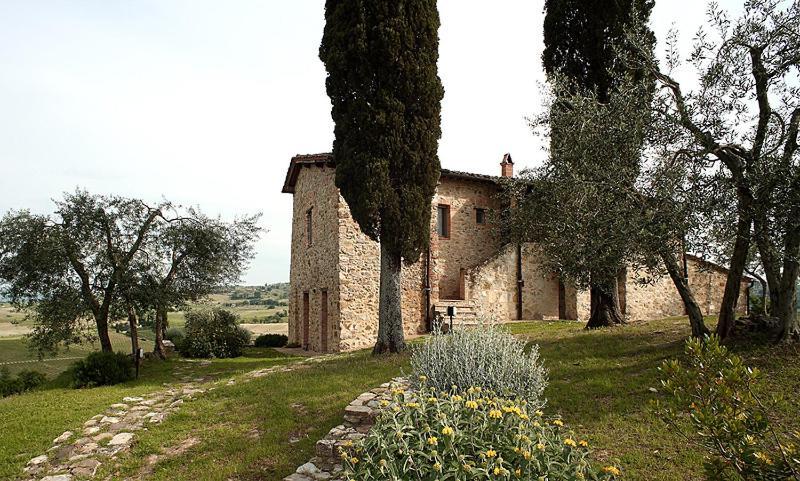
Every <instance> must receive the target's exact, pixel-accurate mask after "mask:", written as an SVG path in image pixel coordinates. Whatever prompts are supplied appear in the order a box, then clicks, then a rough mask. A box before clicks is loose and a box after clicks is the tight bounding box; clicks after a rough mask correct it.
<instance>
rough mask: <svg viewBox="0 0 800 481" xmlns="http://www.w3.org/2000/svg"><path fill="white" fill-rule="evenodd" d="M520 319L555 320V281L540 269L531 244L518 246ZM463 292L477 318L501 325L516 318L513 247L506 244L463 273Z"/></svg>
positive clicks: (554, 278) (556, 284)
mask: <svg viewBox="0 0 800 481" xmlns="http://www.w3.org/2000/svg"><path fill="white" fill-rule="evenodd" d="M522 280H523V282H524V283H523V287H522V318H523V319H529V320H533V319H558V301H559V297H558V296H559V294H558V278H557V277H556V276H555V275H554V274H552V273H550V272H548V271H547V269H545V268H544V267H543V266H542V259H541V253H540V252H539V250H538V249H537V248H536V247H535V246H534V245H533V244H525V245H524V246H523V247H522ZM467 293H468V297H469V300H471V301H475V307H476V311H477V314H478V317H479V318H480V319H482V320H486V321H489V320H491V321H500V322H505V321H508V320H511V319H516V318H517V248H516V246H515V245H513V244H506V245H505V246H503V247H501V248H500V250H499V251H498V252H497V253H496V254H495V255H493V256H492V257H490V258H489V259H487V260H486V261H484V262H483V263H481V264H479V265H477V266H475V267H473V268H472V269H469V270H468V271H467Z"/></svg>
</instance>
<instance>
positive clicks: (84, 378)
mask: <svg viewBox="0 0 800 481" xmlns="http://www.w3.org/2000/svg"><path fill="white" fill-rule="evenodd" d="M130 379H133V362H132V361H131V358H130V357H128V355H127V354H123V353H121V352H93V353H91V354H89V355H88V356H86V358H84V359H82V360H80V361H78V362H76V363H75V364H74V367H73V373H72V381H73V384H74V386H75V387H78V388H80V387H95V386H111V385H113V384H119V383H121V382H125V381H128V380H130Z"/></svg>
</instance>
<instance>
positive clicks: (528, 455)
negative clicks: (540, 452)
mask: <svg viewBox="0 0 800 481" xmlns="http://www.w3.org/2000/svg"><path fill="white" fill-rule="evenodd" d="M522 457H523V458H525V460H526V461H530V459H531V452H530V451H522Z"/></svg>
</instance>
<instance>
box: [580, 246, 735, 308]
mask: <svg viewBox="0 0 800 481" xmlns="http://www.w3.org/2000/svg"><path fill="white" fill-rule="evenodd" d="M687 267H688V270H689V287H691V288H692V291H693V293H694V296H695V299H696V300H697V303H698V304H699V305H700V309H701V310H702V311H703V314H704V315H707V316H713V315H717V314H719V307H720V304H721V303H722V295H723V293H724V291H725V281H726V278H727V272H726V271H724V270H723V269H721V268H719V267H718V266H714V265H712V264H708V263H704V262H702V261H700V260H698V259H696V258H694V257H692V256H689V257H687ZM748 286H749V281H748V280H744V281H742V286H741V289H740V291H739V301H738V303H737V307H736V310H737V312H738V313H739V314H742V315H743V314H745V313H746V312H747V287H748ZM575 295H576V297H577V309H576V310H577V314H578V316H577V317H578V319H579V320H581V321H585V320H587V319H588V318H589V306H590V299H589V292H588V291H586V290H582V291H578V292H577V293H576V294H575ZM683 315H685V310H684V307H683V301H682V300H681V297H680V295H679V294H678V290H677V289H676V288H675V284H673V282H672V279H670V277H669V276H668V275H666V274H664V275H661V276H658V277H655V278H653V277H650V276H648V275H646V274H644V273H642V272H636V271H635V270H634V269H631V268H629V269H628V272H627V288H626V292H625V317H626V318H627V319H628V320H629V321H641V320H649V319H660V318H664V317H671V316H683Z"/></svg>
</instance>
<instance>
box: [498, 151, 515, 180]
mask: <svg viewBox="0 0 800 481" xmlns="http://www.w3.org/2000/svg"><path fill="white" fill-rule="evenodd" d="M500 175H501V176H503V177H514V161H512V160H511V154H505V155H504V156H503V161H502V162H500Z"/></svg>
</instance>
